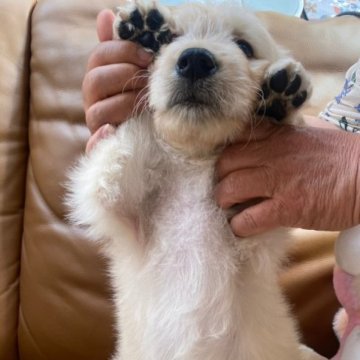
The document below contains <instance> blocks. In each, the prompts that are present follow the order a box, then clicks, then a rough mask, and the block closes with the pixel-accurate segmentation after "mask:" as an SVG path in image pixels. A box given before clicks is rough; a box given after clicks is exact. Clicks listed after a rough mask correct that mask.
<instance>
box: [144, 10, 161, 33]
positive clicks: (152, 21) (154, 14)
mask: <svg viewBox="0 0 360 360" xmlns="http://www.w3.org/2000/svg"><path fill="white" fill-rule="evenodd" d="M164 23H165V20H164V17H163V16H162V14H161V13H160V11H159V10H157V9H152V10H150V11H149V13H148V15H147V17H146V25H147V26H148V28H149V29H150V30H151V31H159V30H160V28H161V26H162V25H164Z"/></svg>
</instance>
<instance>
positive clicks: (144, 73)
mask: <svg viewBox="0 0 360 360" xmlns="http://www.w3.org/2000/svg"><path fill="white" fill-rule="evenodd" d="M148 78H149V72H148V70H143V69H140V70H138V71H137V72H136V73H135V74H134V75H133V76H132V77H131V78H129V79H128V80H127V81H126V82H125V83H124V85H123V87H122V91H121V92H125V89H126V87H127V85H128V84H130V83H132V87H131V88H136V86H137V84H138V82H139V81H140V80H143V79H145V80H146V79H148Z"/></svg>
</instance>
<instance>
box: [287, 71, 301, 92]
mask: <svg viewBox="0 0 360 360" xmlns="http://www.w3.org/2000/svg"><path fill="white" fill-rule="evenodd" d="M300 86H301V77H300V75H298V74H296V75H295V77H294V79H293V80H292V81H291V82H290V84H289V86H288V87H287V89H286V91H285V95H286V96H289V95H294V94H295V93H296V92H297V91H298V90H299V89H300Z"/></svg>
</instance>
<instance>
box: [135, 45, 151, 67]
mask: <svg viewBox="0 0 360 360" xmlns="http://www.w3.org/2000/svg"><path fill="white" fill-rule="evenodd" d="M137 56H138V58H139V59H140V60H141V61H143V62H145V63H149V62H150V61H151V60H152V58H153V54H152V53H151V52H150V51H146V50H145V49H143V48H141V47H139V48H138V50H137Z"/></svg>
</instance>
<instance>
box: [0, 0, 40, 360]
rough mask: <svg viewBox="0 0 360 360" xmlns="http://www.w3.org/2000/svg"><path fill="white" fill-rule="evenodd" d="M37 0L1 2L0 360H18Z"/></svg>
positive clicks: (6, 0) (4, 0) (7, 0)
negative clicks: (31, 39)
mask: <svg viewBox="0 0 360 360" xmlns="http://www.w3.org/2000/svg"><path fill="white" fill-rule="evenodd" d="M33 5H34V1H33V0H16V1H14V0H2V1H1V2H0V53H1V56H0V359H1V360H13V359H17V325H18V311H19V307H18V305H19V272H20V248H21V237H22V224H23V208H24V192H25V191H24V185H25V176H26V164H27V157H28V144H27V142H28V141H27V138H28V132H27V129H28V109H29V106H28V104H29V102H28V97H29V91H28V88H29V87H28V83H29V81H28V80H29V71H28V68H29V31H28V30H29V17H30V14H31V9H32V7H33Z"/></svg>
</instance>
